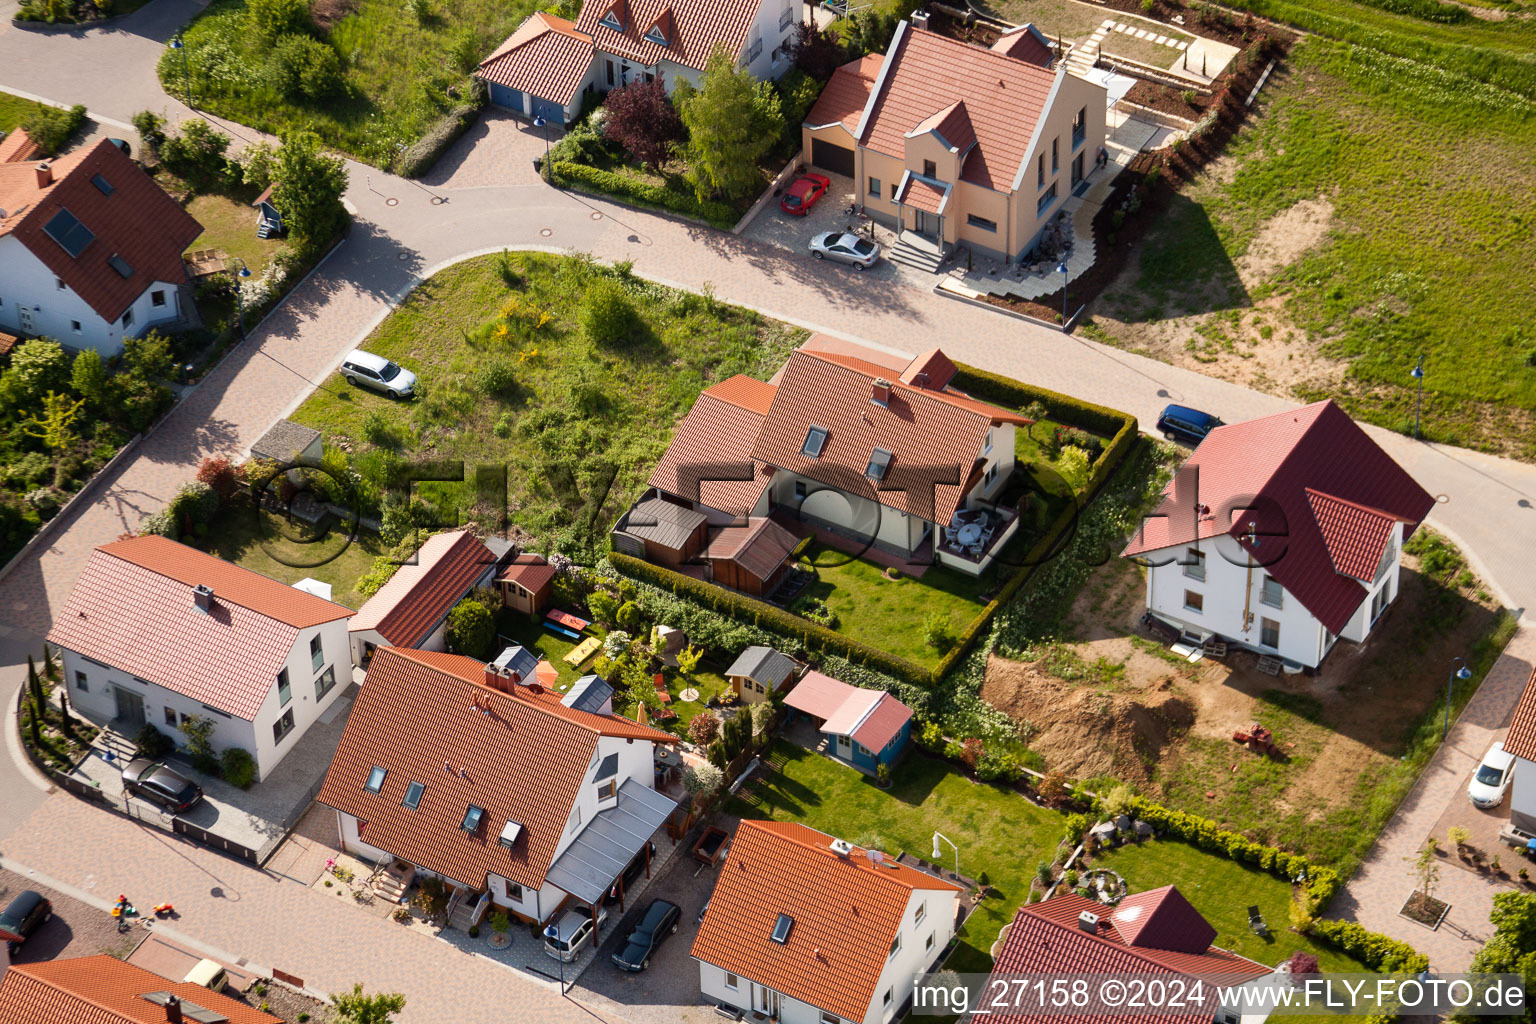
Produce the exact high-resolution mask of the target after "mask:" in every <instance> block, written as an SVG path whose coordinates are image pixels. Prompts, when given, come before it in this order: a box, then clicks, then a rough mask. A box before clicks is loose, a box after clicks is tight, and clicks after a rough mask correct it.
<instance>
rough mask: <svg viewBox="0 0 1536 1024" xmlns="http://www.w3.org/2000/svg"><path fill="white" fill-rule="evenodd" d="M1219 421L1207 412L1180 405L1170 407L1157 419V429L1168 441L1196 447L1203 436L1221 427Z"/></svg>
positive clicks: (1203, 438)
mask: <svg viewBox="0 0 1536 1024" xmlns="http://www.w3.org/2000/svg"><path fill="white" fill-rule="evenodd" d="M1221 425H1222V424H1221V420H1219V419H1217V418H1216V417H1215V416H1212V415H1211V414H1210V413H1208V412H1201V411H1200V410H1199V409H1190V408H1188V407H1186V406H1182V405H1170V406H1168V407H1167V408H1166V409H1164V410H1163V414H1162V415H1161V416H1159V417H1158V418H1157V429H1158V432H1159V433H1161V434H1162V435H1163V436H1164V437H1166V438H1167V439H1168V440H1170V441H1180V442H1182V443H1184V444H1189V445H1197V444H1199V443H1200V442H1201V441H1203V440H1205V435H1206V434H1209V433H1210V432H1211V431H1213V430H1215V429H1216V428H1217V427H1219V426H1221Z"/></svg>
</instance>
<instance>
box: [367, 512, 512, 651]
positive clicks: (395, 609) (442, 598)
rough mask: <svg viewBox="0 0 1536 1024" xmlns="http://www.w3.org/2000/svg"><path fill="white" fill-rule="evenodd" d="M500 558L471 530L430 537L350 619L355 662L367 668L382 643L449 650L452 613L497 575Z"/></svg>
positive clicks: (432, 649) (431, 649) (384, 644)
mask: <svg viewBox="0 0 1536 1024" xmlns="http://www.w3.org/2000/svg"><path fill="white" fill-rule="evenodd" d="M497 562H498V560H497V557H496V555H495V554H493V553H492V551H491V549H490V548H488V547H486V546H485V544H484V543H482V542H481V540H480V538H478V537H476V536H475V535H474V534H473V533H471V532H470V531H468V530H454V531H451V532H448V533H439V534H435V535H434V536H431V537H428V538H427V539H426V540H425V541H423V542H422V545H421V547H420V548H418V549H417V550H416V553H415V554H414V555H412V556H411V557H410V558H409V559H408V560H407V561H406V562H405V563H404V564H403V565H401V566H400V568H398V569H396V570H395V574H394V575H393V576H391V577H390V578H389V582H387V583H385V584H384V585H383V586H382V587H380V588H379V589H378V592H377V593H375V594H374V595H373V596H372V597H370V598H369V599H368V600H367V601H365V602H363V606H362V607H361V608H359V609H358V610H357V614H356V615H354V616H353V617H352V622H351V624H350V625H349V626H348V637H349V638H350V643H351V647H352V664H354V665H357V666H358V667H360V668H366V667H367V665H368V661H369V659H371V658H372V657H373V652H374V651H375V650H377V649H378V648H380V647H420V648H422V649H424V650H429V651H445V650H447V649H448V613H449V612H450V611H452V610H453V606H454V605H456V604H458V603H459V601H461V600H462V599H463V598H464V596H465V595H466V594H468V593H469V592H470V591H471V590H474V589H475V588H476V587H478V586H481V585H482V584H489V583H491V582H492V581H493V580H494V579H495V578H496V571H497V568H498V564H497Z"/></svg>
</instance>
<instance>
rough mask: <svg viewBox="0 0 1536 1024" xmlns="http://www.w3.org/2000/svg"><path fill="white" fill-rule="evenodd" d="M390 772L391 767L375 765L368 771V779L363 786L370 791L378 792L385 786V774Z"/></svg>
mask: <svg viewBox="0 0 1536 1024" xmlns="http://www.w3.org/2000/svg"><path fill="white" fill-rule="evenodd" d="M388 774H389V769H387V768H380V767H379V766H378V765H374V766H373V770H372V771H371V772H369V773H368V781H367V782H365V783H363V788H364V789H366V790H367V791H368V792H370V793H377V792H378V791H379V790H381V789H383V788H384V776H386V775H388Z"/></svg>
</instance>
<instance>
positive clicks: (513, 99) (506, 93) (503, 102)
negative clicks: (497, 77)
mask: <svg viewBox="0 0 1536 1024" xmlns="http://www.w3.org/2000/svg"><path fill="white" fill-rule="evenodd" d="M491 102H492V103H494V104H496V105H497V106H498V107H506V108H507V109H508V110H515V111H516V112H517V113H519V114H521V113H522V112H523V94H522V93H521V92H519V91H518V90H516V89H513V88H511V87H510V86H506V85H500V84H498V83H496V82H492V83H491Z"/></svg>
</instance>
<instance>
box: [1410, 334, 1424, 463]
mask: <svg viewBox="0 0 1536 1024" xmlns="http://www.w3.org/2000/svg"><path fill="white" fill-rule="evenodd" d="M1408 373H1409V376H1411V377H1412V378H1413V379H1414V380H1416V381H1418V382H1419V395H1418V397H1417V398H1416V399H1414V402H1413V439H1414V440H1415V441H1417V440H1418V439H1419V410H1421V409H1422V408H1424V354H1423V353H1422V352H1421V353H1419V365H1418V366H1415V367H1414V368H1413V369H1412V370H1410V371H1408Z"/></svg>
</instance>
